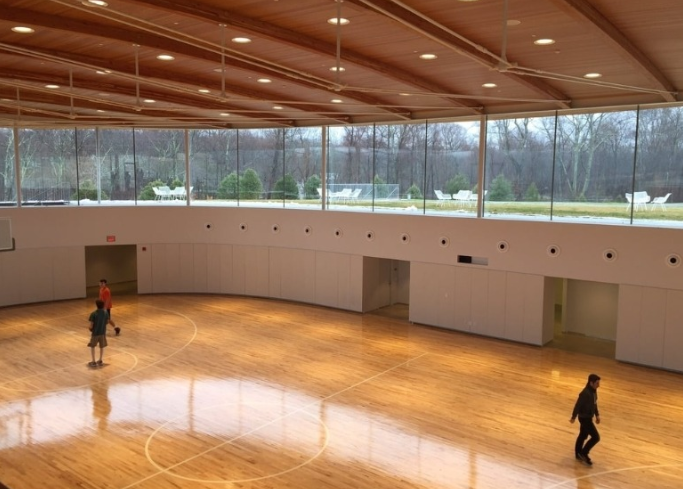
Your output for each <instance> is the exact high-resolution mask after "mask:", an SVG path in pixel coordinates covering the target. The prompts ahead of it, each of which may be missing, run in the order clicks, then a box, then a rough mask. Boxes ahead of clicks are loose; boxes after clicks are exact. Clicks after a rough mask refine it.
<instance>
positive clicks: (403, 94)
mask: <svg viewBox="0 0 683 489" xmlns="http://www.w3.org/2000/svg"><path fill="white" fill-rule="evenodd" d="M399 95H400V96H401V97H410V94H409V93H405V92H403V93H399Z"/></svg>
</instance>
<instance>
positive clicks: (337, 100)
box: [331, 98, 344, 104]
mask: <svg viewBox="0 0 683 489" xmlns="http://www.w3.org/2000/svg"><path fill="white" fill-rule="evenodd" d="M331 102H332V103H333V104H343V103H344V101H343V100H342V99H339V98H333V99H332V100H331Z"/></svg>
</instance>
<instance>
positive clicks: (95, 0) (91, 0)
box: [81, 0, 109, 7]
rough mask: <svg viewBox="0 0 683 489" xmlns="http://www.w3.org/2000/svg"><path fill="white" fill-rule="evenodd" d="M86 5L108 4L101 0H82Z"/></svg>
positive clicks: (105, 5)
mask: <svg viewBox="0 0 683 489" xmlns="http://www.w3.org/2000/svg"><path fill="white" fill-rule="evenodd" d="M81 3H82V4H83V5H85V6H86V7H108V6H109V4H108V3H107V2H104V1H102V0H83V1H82V2H81Z"/></svg>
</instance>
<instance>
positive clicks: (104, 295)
mask: <svg viewBox="0 0 683 489" xmlns="http://www.w3.org/2000/svg"><path fill="white" fill-rule="evenodd" d="M100 300H101V301H102V302H104V308H105V309H106V310H107V315H108V317H109V324H111V325H112V326H114V332H115V333H116V336H118V335H119V333H121V328H119V327H118V326H116V323H115V322H114V320H113V319H112V318H111V305H112V304H111V290H109V287H108V286H107V279H106V278H101V279H100Z"/></svg>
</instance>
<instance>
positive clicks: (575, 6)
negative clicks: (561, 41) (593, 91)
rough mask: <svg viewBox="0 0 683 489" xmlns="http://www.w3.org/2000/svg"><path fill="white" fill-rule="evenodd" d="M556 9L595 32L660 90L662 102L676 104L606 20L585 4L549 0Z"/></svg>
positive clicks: (646, 61) (648, 63)
mask: <svg viewBox="0 0 683 489" xmlns="http://www.w3.org/2000/svg"><path fill="white" fill-rule="evenodd" d="M551 1H552V2H553V3H554V4H555V5H556V6H557V8H559V9H560V10H562V11H563V12H565V13H567V14H569V15H570V16H572V17H573V18H575V19H578V20H579V21H580V22H581V23H582V24H583V25H585V26H587V27H589V28H590V29H592V30H593V31H596V32H597V33H598V34H599V35H600V36H601V37H602V38H603V39H605V40H606V41H607V42H608V43H609V44H611V45H612V46H614V48H615V49H616V51H617V52H618V53H619V54H620V55H621V56H622V57H623V58H624V59H626V60H627V61H628V62H630V63H631V65H633V67H634V68H635V69H636V70H637V71H638V72H640V73H641V74H643V75H644V76H645V77H646V78H647V79H648V80H650V82H651V83H653V84H654V86H655V87H656V88H657V89H659V90H661V91H662V93H661V96H662V98H663V99H664V100H665V101H666V102H675V101H676V95H675V94H676V93H677V92H678V90H676V87H675V86H674V85H673V84H672V83H671V82H670V81H669V79H668V78H667V77H666V76H665V75H664V73H662V72H661V70H660V69H659V68H658V67H657V66H656V65H655V64H654V63H653V62H652V60H651V59H650V58H648V57H647V56H645V54H644V53H643V52H642V51H641V50H640V49H638V48H637V47H636V46H635V45H634V44H633V43H632V42H631V41H630V40H629V38H628V37H626V36H625V35H624V33H622V32H621V31H620V30H619V29H618V28H617V27H616V26H615V25H614V24H612V23H611V22H610V21H609V20H608V19H607V17H605V16H604V15H603V14H602V13H600V11H599V10H598V9H596V8H595V7H594V6H593V5H591V4H590V3H589V2H587V1H586V0H551Z"/></svg>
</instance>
